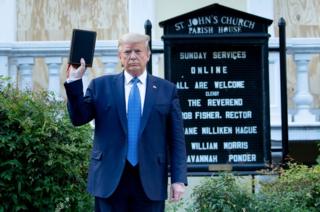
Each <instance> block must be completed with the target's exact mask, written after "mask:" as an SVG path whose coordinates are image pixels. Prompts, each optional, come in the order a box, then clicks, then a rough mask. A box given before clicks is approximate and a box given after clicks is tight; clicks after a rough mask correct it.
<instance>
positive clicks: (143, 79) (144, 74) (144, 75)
mask: <svg viewBox="0 0 320 212" xmlns="http://www.w3.org/2000/svg"><path fill="white" fill-rule="evenodd" d="M124 78H125V85H128V84H130V81H131V80H132V78H133V76H132V75H131V74H129V73H128V72H127V71H126V70H125V71H124ZM138 79H139V80H140V82H141V84H143V85H145V84H146V81H147V71H146V70H144V71H143V72H142V74H141V75H140V76H138Z"/></svg>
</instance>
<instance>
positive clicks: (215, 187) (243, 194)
mask: <svg viewBox="0 0 320 212" xmlns="http://www.w3.org/2000/svg"><path fill="white" fill-rule="evenodd" d="M278 171H279V170H278ZM279 176H280V177H279V178H277V179H276V180H275V181H272V182H265V183H262V184H261V189H260V190H259V192H257V193H255V194H252V193H250V192H249V190H250V189H248V185H247V184H245V185H244V184H243V183H239V182H240V181H238V180H237V179H238V178H239V177H236V176H233V175H232V174H222V175H220V176H218V177H208V178H206V179H205V180H204V181H203V182H202V183H201V184H200V185H198V186H196V187H195V188H194V190H193V191H192V194H191V197H192V199H191V203H189V207H188V208H187V211H200V212H211V211H226V212H227V211H228V212H229V211H234V212H240V211H241V212H247V211H248V212H249V211H250V212H251V211H252V212H253V211H254V212H313V211H314V212H316V211H320V165H316V166H313V167H307V166H305V165H298V164H289V166H288V168H287V169H280V173H279ZM174 211H178V210H177V209H175V210H174Z"/></svg>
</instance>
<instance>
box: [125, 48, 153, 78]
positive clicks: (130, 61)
mask: <svg viewBox="0 0 320 212" xmlns="http://www.w3.org/2000/svg"><path fill="white" fill-rule="evenodd" d="M149 57H150V54H149V52H148V50H147V47H146V44H145V42H139V43H124V44H122V46H121V48H120V52H119V58H120V61H121V64H122V66H123V68H124V69H125V70H127V72H129V74H131V75H132V76H139V75H141V74H142V73H143V71H144V70H145V68H146V65H147V63H148V61H149Z"/></svg>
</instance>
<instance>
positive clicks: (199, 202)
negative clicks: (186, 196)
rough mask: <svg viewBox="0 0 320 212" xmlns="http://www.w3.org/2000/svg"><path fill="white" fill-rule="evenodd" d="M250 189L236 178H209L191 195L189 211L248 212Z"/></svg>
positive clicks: (222, 176)
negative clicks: (241, 184)
mask: <svg viewBox="0 0 320 212" xmlns="http://www.w3.org/2000/svg"><path fill="white" fill-rule="evenodd" d="M249 190H250V189H247V188H245V187H243V186H242V187H241V186H240V185H239V183H237V182H236V177H234V176H233V175H231V174H222V175H219V176H217V177H208V178H206V179H205V180H204V181H203V182H202V183H201V184H200V185H198V186H196V187H195V188H194V190H193V192H192V194H191V197H192V205H191V206H190V207H189V209H188V210H189V211H200V212H210V211H226V212H227V211H247V208H248V206H249V204H248V203H250V202H251V195H250V192H249Z"/></svg>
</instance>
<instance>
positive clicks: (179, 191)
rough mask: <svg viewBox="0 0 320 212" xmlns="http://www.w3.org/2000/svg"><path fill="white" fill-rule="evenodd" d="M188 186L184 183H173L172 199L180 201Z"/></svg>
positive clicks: (171, 189)
mask: <svg viewBox="0 0 320 212" xmlns="http://www.w3.org/2000/svg"><path fill="white" fill-rule="evenodd" d="M185 190H186V187H185V185H184V184H183V183H173V184H172V185H171V188H170V200H171V201H173V202H178V201H179V200H180V199H181V198H182V195H183V194H184V192H185Z"/></svg>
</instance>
